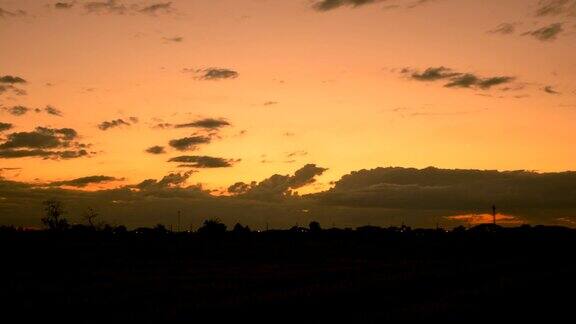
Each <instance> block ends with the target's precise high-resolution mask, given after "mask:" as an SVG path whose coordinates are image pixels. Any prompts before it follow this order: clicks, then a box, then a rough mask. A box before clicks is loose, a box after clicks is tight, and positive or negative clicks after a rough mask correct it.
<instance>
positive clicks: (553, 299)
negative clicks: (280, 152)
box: [0, 206, 576, 323]
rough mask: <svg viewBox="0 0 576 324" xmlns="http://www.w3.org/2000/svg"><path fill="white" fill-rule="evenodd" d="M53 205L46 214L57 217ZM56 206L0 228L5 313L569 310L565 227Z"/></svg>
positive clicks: (491, 317)
mask: <svg viewBox="0 0 576 324" xmlns="http://www.w3.org/2000/svg"><path fill="white" fill-rule="evenodd" d="M49 207H50V208H49V210H47V215H52V216H54V215H56V214H59V209H58V208H54V206H49ZM94 213H95V212H92V214H91V215H92V216H93V214H94ZM45 216H46V215H45ZM62 216H63V214H59V216H58V218H57V219H56V217H52V218H51V220H50V221H49V222H48V221H47V222H46V224H47V227H48V228H47V229H46V230H43V231H25V230H18V229H16V228H13V227H9V226H8V227H7V226H4V227H2V228H0V246H1V247H2V248H3V249H2V266H1V267H0V278H3V285H2V289H1V291H0V294H1V296H2V300H1V301H0V305H2V306H3V309H4V311H3V313H2V315H3V318H5V319H9V318H10V317H11V316H15V317H16V318H17V322H19V323H28V322H50V323H51V322H57V323H63V322H73V323H193V322H198V321H201V322H202V321H209V322H216V323H220V322H251V323H254V322H266V323H270V322H274V323H294V322H299V323H310V322H313V323H386V322H390V323H398V322H438V321H441V322H443V323H486V322H494V321H497V322H500V321H505V322H510V323H518V322H520V321H541V322H546V323H556V322H564V321H565V320H564V319H565V318H569V317H570V316H572V309H573V307H572V304H573V300H572V298H571V297H570V296H571V295H572V294H573V293H574V291H576V276H575V275H574V274H575V273H576V259H575V258H574V257H573V253H574V248H575V247H576V231H575V230H573V229H569V228H562V227H547V226H521V227H514V228H504V227H500V226H495V225H492V224H486V225H479V226H475V227H472V228H464V227H458V228H455V229H452V230H449V231H447V230H443V229H411V228H409V227H406V226H400V227H389V228H381V227H376V226H364V227H360V228H357V229H336V228H323V227H322V224H319V223H317V222H312V223H310V224H309V226H306V227H301V226H294V227H293V228H291V229H286V230H268V231H253V230H251V229H250V228H249V227H247V226H244V225H241V224H237V225H236V226H234V227H232V228H227V227H226V225H225V224H223V223H221V222H220V221H218V220H216V219H212V220H207V221H205V222H204V224H203V225H202V226H201V227H200V228H199V229H198V230H196V231H194V232H185V231H183V232H178V231H171V230H170V229H169V228H167V227H166V226H163V225H157V226H154V227H152V228H137V229H127V228H125V227H123V226H111V225H106V224H104V223H101V222H98V217H90V218H89V219H90V220H91V221H92V222H88V221H86V224H84V225H72V224H69V223H68V222H65V223H66V224H67V225H63V224H64V222H63V219H65V217H62ZM86 219H87V220H88V218H86ZM57 220H58V221H57ZM49 224H53V225H54V226H53V227H50V225H49ZM7 322H16V321H7Z"/></svg>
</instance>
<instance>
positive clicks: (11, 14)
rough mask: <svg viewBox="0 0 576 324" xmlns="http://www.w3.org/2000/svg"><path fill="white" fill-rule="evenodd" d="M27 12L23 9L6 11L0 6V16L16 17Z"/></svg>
mask: <svg viewBox="0 0 576 324" xmlns="http://www.w3.org/2000/svg"><path fill="white" fill-rule="evenodd" d="M26 15H27V13H26V11H24V10H16V11H8V10H5V9H2V8H0V18H16V17H23V16H26Z"/></svg>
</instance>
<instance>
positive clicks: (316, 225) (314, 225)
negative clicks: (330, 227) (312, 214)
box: [308, 221, 322, 233]
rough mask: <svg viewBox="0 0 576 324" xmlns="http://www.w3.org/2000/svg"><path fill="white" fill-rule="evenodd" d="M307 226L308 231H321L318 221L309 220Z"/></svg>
mask: <svg viewBox="0 0 576 324" xmlns="http://www.w3.org/2000/svg"><path fill="white" fill-rule="evenodd" d="M308 228H310V233H318V232H321V231H322V227H320V223H318V222H317V221H312V222H310V225H308Z"/></svg>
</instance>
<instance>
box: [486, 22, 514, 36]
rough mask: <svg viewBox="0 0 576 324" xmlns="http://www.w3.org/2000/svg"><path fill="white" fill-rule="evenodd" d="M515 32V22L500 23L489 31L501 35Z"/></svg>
mask: <svg viewBox="0 0 576 324" xmlns="http://www.w3.org/2000/svg"><path fill="white" fill-rule="evenodd" d="M514 32H516V24H512V23H502V24H500V25H498V26H497V27H496V28H495V29H492V30H490V31H489V33H492V34H502V35H510V34H514Z"/></svg>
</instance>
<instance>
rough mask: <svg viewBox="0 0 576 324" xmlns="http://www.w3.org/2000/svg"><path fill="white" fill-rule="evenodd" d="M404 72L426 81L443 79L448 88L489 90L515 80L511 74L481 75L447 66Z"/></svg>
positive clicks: (404, 70)
mask: <svg viewBox="0 0 576 324" xmlns="http://www.w3.org/2000/svg"><path fill="white" fill-rule="evenodd" d="M401 73H402V74H404V75H407V76H408V77H409V78H410V79H412V80H416V81H424V82H434V81H440V80H443V81H445V82H446V83H445V84H444V87H447V88H474V89H481V90H489V89H491V88H492V87H495V86H499V85H504V84H508V83H511V82H513V81H514V80H515V78H514V77H510V76H495V77H480V76H478V75H475V74H473V73H461V72H456V71H454V70H452V69H450V68H447V67H443V66H440V67H430V68H427V69H426V70H424V72H418V71H414V70H411V69H409V68H404V69H402V71H401Z"/></svg>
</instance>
